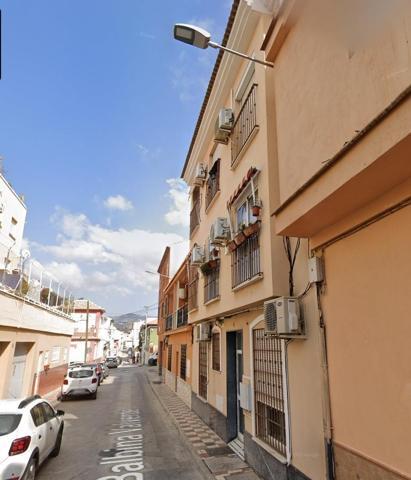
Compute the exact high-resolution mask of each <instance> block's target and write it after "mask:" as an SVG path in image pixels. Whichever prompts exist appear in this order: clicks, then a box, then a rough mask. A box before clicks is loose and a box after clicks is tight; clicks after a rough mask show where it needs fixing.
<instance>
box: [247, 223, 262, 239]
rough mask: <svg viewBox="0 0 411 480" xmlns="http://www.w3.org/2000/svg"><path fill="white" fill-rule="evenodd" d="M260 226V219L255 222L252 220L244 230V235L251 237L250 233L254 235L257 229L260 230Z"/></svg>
mask: <svg viewBox="0 0 411 480" xmlns="http://www.w3.org/2000/svg"><path fill="white" fill-rule="evenodd" d="M260 226H261V222H260V221H257V222H254V223H250V225H248V226H247V227H246V228H245V229H244V230H243V232H244V235H245V236H246V237H251V235H254V234H255V233H257V232H258V231H259V230H260Z"/></svg>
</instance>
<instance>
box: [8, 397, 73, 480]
mask: <svg viewBox="0 0 411 480" xmlns="http://www.w3.org/2000/svg"><path fill="white" fill-rule="evenodd" d="M63 415H64V412H63V411H62V410H57V411H56V410H54V408H53V407H52V406H51V405H50V404H49V402H47V401H46V400H43V399H42V398H41V397H40V396H39V395H34V396H32V397H28V398H26V399H23V400H22V399H20V400H15V399H13V400H0V480H34V479H35V478H36V472H37V469H38V467H39V466H40V465H41V464H42V463H43V462H44V460H45V459H46V458H47V457H48V456H53V457H56V456H57V455H58V454H59V452H60V446H61V440H62V438H63V428H64V422H63V418H62V417H63Z"/></svg>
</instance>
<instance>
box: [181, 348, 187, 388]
mask: <svg viewBox="0 0 411 480" xmlns="http://www.w3.org/2000/svg"><path fill="white" fill-rule="evenodd" d="M186 373H187V345H181V357H180V377H181V378H182V379H183V380H185V379H186Z"/></svg>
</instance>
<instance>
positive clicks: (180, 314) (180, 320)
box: [177, 304, 188, 328]
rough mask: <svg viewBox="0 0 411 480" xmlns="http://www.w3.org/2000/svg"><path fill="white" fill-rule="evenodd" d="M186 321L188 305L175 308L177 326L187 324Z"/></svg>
mask: <svg viewBox="0 0 411 480" xmlns="http://www.w3.org/2000/svg"><path fill="white" fill-rule="evenodd" d="M187 322H188V305H187V304H186V305H184V306H183V307H181V308H179V309H178V310H177V328H179V327H182V326H184V325H187Z"/></svg>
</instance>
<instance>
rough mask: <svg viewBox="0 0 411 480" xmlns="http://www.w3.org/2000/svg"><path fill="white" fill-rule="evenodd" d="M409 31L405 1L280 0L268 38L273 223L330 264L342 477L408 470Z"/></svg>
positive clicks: (367, 479)
mask: <svg viewBox="0 0 411 480" xmlns="http://www.w3.org/2000/svg"><path fill="white" fill-rule="evenodd" d="M327 3H328V4H327ZM331 5H332V6H331ZM410 31H411V9H410V8H409V3H408V2H351V3H350V8H347V9H344V8H343V2H296V1H288V0H284V1H283V2H282V8H281V10H280V12H279V14H278V15H277V16H276V17H275V18H272V21H271V24H270V26H269V28H268V30H267V35H266V37H265V39H264V41H263V42H262V45H261V48H262V49H263V51H264V53H265V56H266V58H267V59H268V60H269V61H272V62H274V74H273V75H271V76H270V77H267V84H266V89H267V100H268V102H269V105H270V106H269V110H270V116H271V118H272V122H271V126H270V127H269V128H270V132H271V137H272V139H273V141H272V144H269V148H270V161H271V162H272V164H273V166H275V168H276V170H277V174H276V175H273V176H272V178H271V182H270V185H271V190H272V192H274V194H275V196H276V198H275V199H274V201H273V204H272V205H271V208H270V213H271V214H272V215H273V221H274V227H275V233H276V234H278V235H288V236H292V237H305V238H307V239H309V254H310V255H316V256H318V257H321V258H322V260H323V264H324V271H325V282H324V284H323V286H322V287H321V288H319V289H318V302H319V304H320V306H321V310H322V317H321V323H322V324H323V325H324V327H325V328H326V333H327V334H326V341H327V351H328V364H329V392H330V402H331V403H330V413H331V417H330V419H329V421H328V422H327V423H328V425H327V431H328V435H329V436H330V438H331V437H332V438H331V439H332V445H333V454H334V466H335V476H336V478H337V479H355V478H361V479H364V480H371V479H376V478H384V479H389V480H394V479H395V480H397V479H400V478H401V479H404V478H408V479H409V478H411V456H410V445H411V417H410V405H411V403H410V365H411V362H410V353H409V352H410V349H409V344H408V339H409V338H410V335H411V323H410V321H409V311H410V307H411V304H410V302H411V300H410V295H409V291H410V289H409V283H410V282H409V276H410V249H409V245H410V241H411V227H410V225H411V207H410V199H411V162H410V160H409V151H410V147H411V62H410V58H411V46H410V42H409V38H410ZM274 139H275V140H274ZM289 381H290V382H293V374H292V373H290V378H289ZM296 381H297V380H296ZM290 401H291V402H292V401H293V400H292V391H291V394H290ZM293 438H296V436H294V435H293ZM312 478H322V477H316V476H313V477H312Z"/></svg>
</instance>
